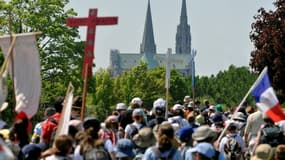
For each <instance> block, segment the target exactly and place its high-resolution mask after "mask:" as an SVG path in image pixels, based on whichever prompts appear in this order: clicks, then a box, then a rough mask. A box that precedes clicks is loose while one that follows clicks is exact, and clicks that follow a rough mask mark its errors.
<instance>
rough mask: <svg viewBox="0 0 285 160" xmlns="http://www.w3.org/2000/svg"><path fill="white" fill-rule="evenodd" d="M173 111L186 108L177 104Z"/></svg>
mask: <svg viewBox="0 0 285 160" xmlns="http://www.w3.org/2000/svg"><path fill="white" fill-rule="evenodd" d="M172 109H173V110H178V109H180V110H183V109H184V107H183V106H182V105H181V104H175V105H174V106H173V108H172Z"/></svg>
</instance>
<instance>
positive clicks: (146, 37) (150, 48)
mask: <svg viewBox="0 0 285 160" xmlns="http://www.w3.org/2000/svg"><path fill="white" fill-rule="evenodd" d="M140 53H156V45H155V42H154V35H153V26H152V18H151V10H150V2H149V0H148V6H147V12H146V19H145V26H144V32H143V40H142V43H141V45H140Z"/></svg>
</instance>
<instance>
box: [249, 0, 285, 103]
mask: <svg viewBox="0 0 285 160" xmlns="http://www.w3.org/2000/svg"><path fill="white" fill-rule="evenodd" d="M274 5H275V7H276V10H275V11H265V9H264V8H261V9H259V10H258V14H257V15H256V16H255V17H254V18H255V20H256V21H255V22H254V23H253V24H252V31H251V33H250V39H251V41H252V42H253V43H254V46H255V49H254V50H253V51H252V53H251V60H250V66H251V67H252V68H253V69H254V70H255V71H259V72H260V71H261V70H262V69H263V68H264V67H265V66H268V72H269V77H270V81H271V83H272V86H273V88H274V89H275V90H276V93H277V96H278V98H279V100H280V102H281V103H282V102H284V101H285V83H284V82H285V63H284V62H285V0H277V1H276V2H275V3H274Z"/></svg>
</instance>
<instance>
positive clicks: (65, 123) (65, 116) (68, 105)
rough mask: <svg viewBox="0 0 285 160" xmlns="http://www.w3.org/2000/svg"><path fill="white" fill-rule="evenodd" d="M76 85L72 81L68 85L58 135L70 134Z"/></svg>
mask: <svg viewBox="0 0 285 160" xmlns="http://www.w3.org/2000/svg"><path fill="white" fill-rule="evenodd" d="M73 91H74V87H73V86H72V84H71V83H69V85H68V89H67V91H66V95H65V98H64V105H63V108H62V111H61V115H60V120H59V122H58V127H57V130H56V135H55V137H56V136H59V135H63V134H68V127H69V121H70V116H71V109H72V102H73Z"/></svg>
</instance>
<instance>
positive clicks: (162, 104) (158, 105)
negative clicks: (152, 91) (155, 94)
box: [153, 98, 166, 109]
mask: <svg viewBox="0 0 285 160" xmlns="http://www.w3.org/2000/svg"><path fill="white" fill-rule="evenodd" d="M165 105H166V102H165V100H163V99H162V98H158V99H157V100H156V101H154V102H153V109H157V108H161V109H163V108H165Z"/></svg>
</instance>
